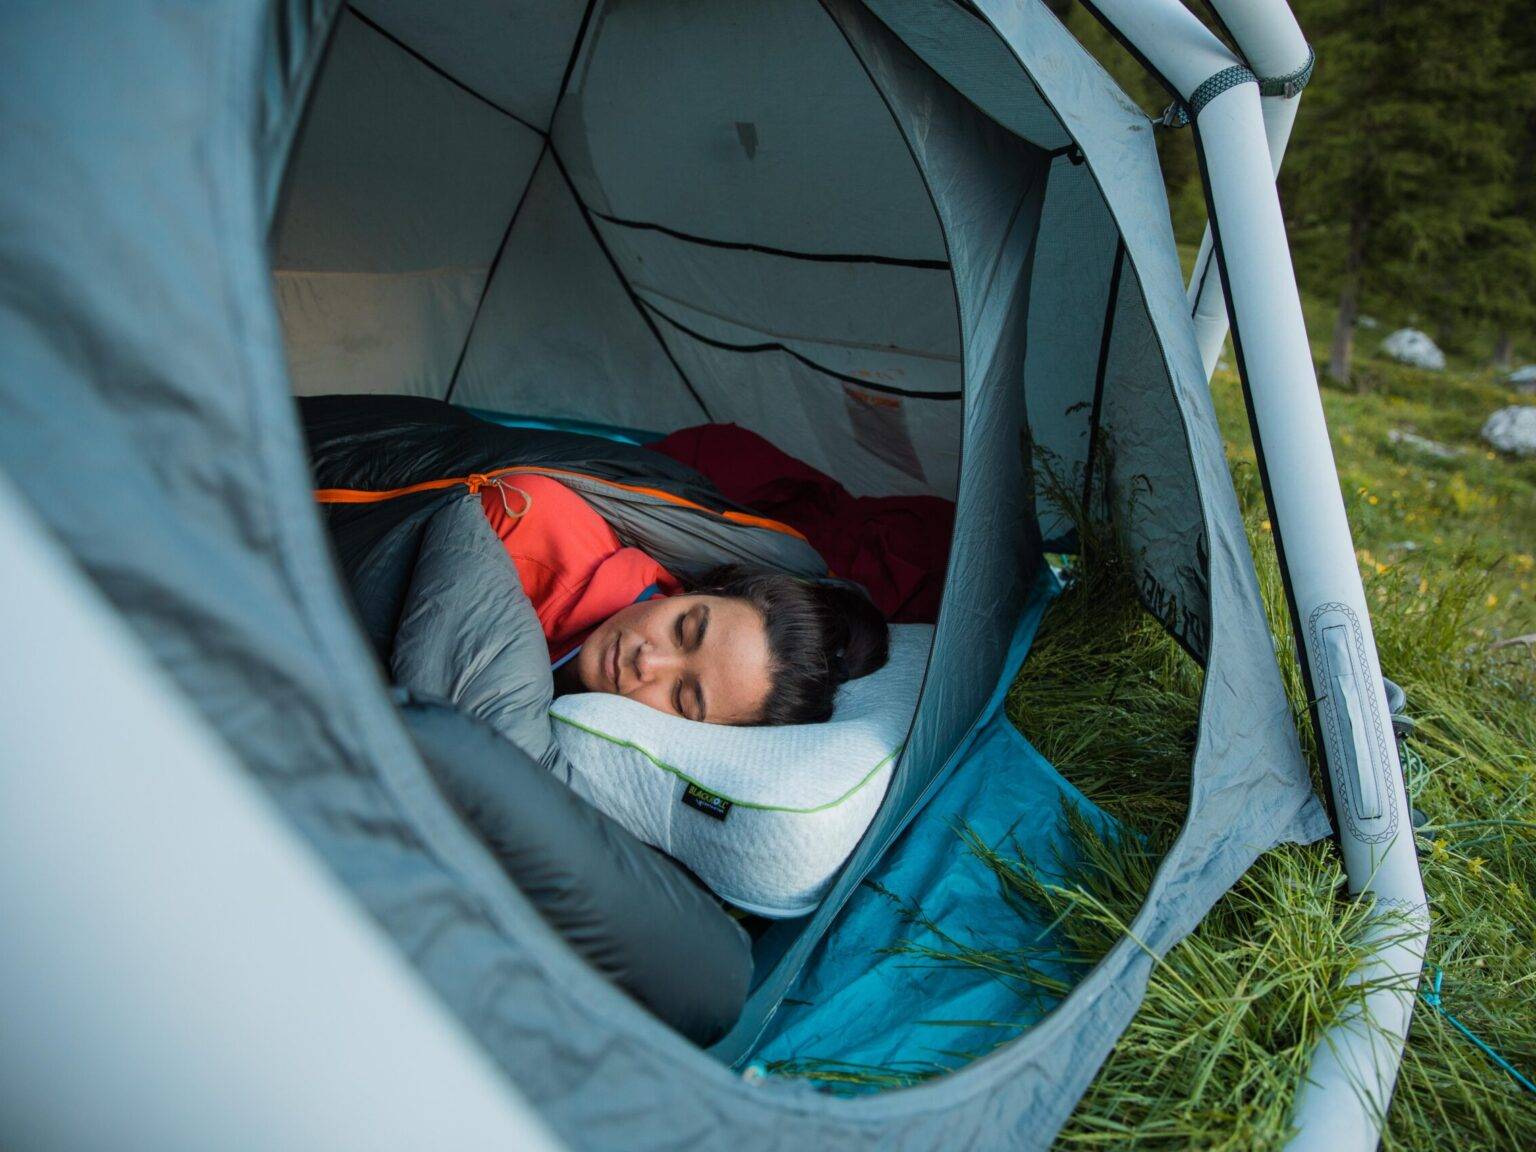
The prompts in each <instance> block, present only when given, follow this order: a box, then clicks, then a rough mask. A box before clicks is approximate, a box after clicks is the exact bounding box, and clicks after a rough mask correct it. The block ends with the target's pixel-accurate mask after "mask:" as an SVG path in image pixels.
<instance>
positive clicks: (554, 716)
mask: <svg viewBox="0 0 1536 1152" xmlns="http://www.w3.org/2000/svg"><path fill="white" fill-rule="evenodd" d="M549 718H550V719H551V720H558V721H560V723H562V724H568V725H570V726H571V727H572V728H576V729H579V730H580V731H582V732H585V733H586V734H587V735H588V736H596V737H597V738H598V739H599V740H606V741H608V743H610V744H617V745H618V746H619V747H620V748H629V749H631V750H632V751H635V752H638V753H640V755H642V756H644V757H645V758H646V759H647V760H649V761H650V762H651V763H652V764H654V765H656V767H658V768H660V769H661V770H662V771H663V772H669V773H671V774H672V775H673V776H676V777H677V778H678V779H679V780H682V781H683V782H684V783H687V784H692V785H693V786H694V787H696V788H702V789H703V790H704V791H705V792H708V793H709V794H710V795H711V796H718V797H720V799H722V800H725V801H728V802H729V803H730V804H732V805H733V806H735V807H737V808H756V809H757V810H758V811H759V812H794V813H797V814H799V815H802V816H808V815H810V814H811V813H813V812H825V811H826V810H827V809H829V808H836V807H837V806H838V805H839V804H841V803H842V802H843V801H844V800H846V799H848V798H849V797H850V796H852V795H853V794H854V793H855V792H857V791H858V790H859V789H860V788H862V787H864V785H866V784H868V783H869V782H870V781H871V780H873V779H874V778H875V773H877V772H879V771H880V769H882V768H884V767H885V766H886V765H887V764H889V763H890V762H891V761H892V760H893V759H894V758H895V757H897V756H898V755H900V754H901V750H902V748H904V747H905V744H904V743H903V744H898V745H896V747H895V748H893V749H891V751H890V752H889V753H887V754H886V756H885V758H884V759H883V760H881V761H880V763H878V764H876V765H875V766H874V767H873V768H871V769H870V770H869V771H868V772H866V773H865V774H864V778H863V779H862V780H860V781H859V782H858V783H857V784H855V785H854V786H853V787H852V788H850V789H848V791H846V792H844V793H843V794H842V795H841V796H839V797H838V798H837V799H836V800H828V801H827V802H826V803H825V804H818V805H817V806H816V807H814V808H790V807H788V806H786V805H782V804H755V803H753V802H752V801H751V800H738V799H736V798H735V797H734V796H727V795H726V794H725V793H723V792H720V791H717V790H716V789H715V788H713V787H712V786H710V785H708V784H706V783H704V781H702V780H695V779H694V778H693V777H692V776H690V775H688V773H686V772H684V771H682V769H680V768H674V767H672V765H670V764H666V763H663V762H662V761H660V760H658V759H657V758H656V757H655V756H653V755H651V753H650V752H648V751H646V750H645V749H644V748H642V747H640V745H638V744H636V743H634V742H632V741H629V740H620V739H618V738H616V737H614V736H610V735H608V733H606V732H599V731H598V730H597V729H596V728H588V727H587V726H586V725H585V724H579V723H577V722H576V721H575V720H567V719H566V718H565V717H564V716H561V715H560V714H559V713H558V712H551V713H550V714H549Z"/></svg>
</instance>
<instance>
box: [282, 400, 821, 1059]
mask: <svg viewBox="0 0 1536 1152" xmlns="http://www.w3.org/2000/svg"><path fill="white" fill-rule="evenodd" d="M299 406H300V412H301V416H302V418H303V422H304V427H305V432H306V434H307V436H308V438H309V444H310V450H311V456H312V461H313V467H314V471H315V481H316V487H317V492H316V498H317V500H318V501H319V502H320V504H321V506H322V510H323V513H324V516H325V519H326V523H327V526H328V528H329V530H330V534H331V538H332V541H333V543H334V546H335V549H336V554H337V558H338V560H339V562H340V566H341V568H342V571H343V573H344V575H345V576H346V578H347V584H348V586H349V587H350V589H351V591H352V595H353V599H354V602H355V607H356V610H357V613H358V616H359V619H360V622H361V623H362V625H363V627H364V629H365V631H366V632H367V634H368V636H369V637H370V639H371V640H372V642H373V645H374V648H375V650H376V652H377V653H378V655H379V659H380V663H381V664H382V665H383V667H384V669H385V670H386V672H387V674H388V675H389V676H390V677H391V679H393V680H395V681H396V682H398V683H401V684H407V685H409V686H410V687H411V688H412V690H413V691H414V692H415V693H416V694H417V695H418V696H420V695H425V696H426V697H428V698H429V699H427V700H426V701H418V702H417V703H414V704H412V705H410V706H408V707H407V708H405V709H403V711H404V714H405V716H406V720H407V726H408V727H409V728H410V729H411V731H412V734H413V736H415V738H416V739H417V742H418V745H419V746H420V747H421V750H422V754H423V757H424V759H425V760H426V761H427V763H428V765H429V767H430V768H431V770H432V774H433V777H434V779H435V780H436V782H437V784H438V786H439V787H440V788H441V789H442V791H443V792H444V793H445V794H446V796H447V798H448V799H449V801H450V802H451V803H452V804H453V805H454V807H455V808H456V809H457V810H458V811H459V813H460V815H461V816H462V817H464V819H465V820H466V822H467V823H469V824H470V825H471V826H472V827H473V828H474V829H475V831H476V832H477V833H478V834H479V836H480V839H481V840H482V842H484V843H485V844H486V846H487V847H488V848H489V849H490V850H491V852H492V853H493V855H495V856H496V858H497V859H498V861H499V862H500V863H501V864H502V866H503V868H504V869H505V870H506V871H507V873H508V875H509V876H511V878H512V880H513V881H514V883H516V884H517V885H518V887H519V889H520V890H522V891H523V893H524V895H526V896H527V897H528V898H529V899H530V900H531V901H532V902H533V903H534V905H535V906H536V907H538V908H539V910H540V912H541V914H542V915H543V916H544V918H545V919H546V920H547V921H548V922H549V923H550V924H551V925H552V926H554V927H555V928H557V929H558V930H560V931H561V933H562V935H563V936H564V937H565V939H566V941H567V942H568V943H569V944H570V945H571V946H572V947H573V948H575V949H576V950H577V951H578V952H580V953H581V954H582V955H583V956H585V957H586V958H587V960H588V961H589V962H591V963H592V964H593V965H594V966H595V967H597V968H598V969H599V970H601V971H603V972H605V973H606V974H608V975H609V976H610V977H611V978H613V979H614V980H615V982H616V983H618V984H619V985H620V986H621V987H623V988H624V989H625V990H626V991H628V992H629V993H630V994H631V995H633V996H634V997H635V998H636V999H637V1000H638V1001H640V1002H641V1003H642V1004H644V1005H646V1006H647V1007H648V1008H649V1009H650V1010H651V1011H652V1012H654V1013H656V1014H657V1015H658V1016H659V1017H660V1018H662V1019H663V1020H666V1021H667V1022H668V1023H670V1024H672V1025H673V1026H674V1027H676V1028H677V1029H678V1030H679V1031H681V1032H683V1033H684V1034H685V1035H688V1036H689V1037H690V1038H691V1039H694V1040H696V1041H697V1042H699V1043H704V1044H707V1043H709V1042H711V1041H712V1040H713V1039H715V1038H717V1037H718V1036H719V1035H720V1034H722V1033H723V1032H724V1031H725V1030H727V1029H728V1028H729V1026H730V1025H731V1024H732V1023H734V1021H735V1018H736V1014H737V1013H738V1012H739V1010H740V1007H741V1004H742V1002H743V1000H744V998H745V996H746V991H747V984H748V981H749V979H750V973H751V956H750V948H749V943H748V941H747V938H746V935H745V933H744V932H742V931H741V929H740V928H739V927H738V926H737V925H736V924H735V922H734V921H733V920H732V919H731V918H730V917H729V916H728V915H727V914H726V913H725V911H724V910H723V909H722V908H721V907H720V905H719V904H718V902H717V901H716V899H715V897H714V896H712V895H711V894H709V893H708V892H707V891H706V890H705V889H704V888H702V887H701V886H700V885H699V884H698V883H697V882H696V881H695V880H694V879H693V878H692V877H691V876H690V875H689V873H688V872H687V871H686V870H685V869H684V868H682V867H681V866H680V865H678V864H677V863H676V862H675V861H673V860H671V859H670V858H668V857H666V856H665V855H663V854H662V853H660V852H657V851H655V850H654V849H652V848H649V847H647V846H645V845H644V844H642V843H641V842H640V841H638V840H636V839H635V838H634V837H633V836H631V835H630V834H629V833H628V832H626V831H625V830H624V829H623V828H622V827H621V826H619V824H618V823H617V822H615V821H613V820H610V819H609V818H608V817H607V816H605V815H603V814H602V813H600V812H598V811H597V810H596V809H594V808H591V807H590V806H588V805H587V804H586V803H585V802H584V801H583V800H581V799H580V798H579V797H578V796H576V795H575V793H573V792H570V791H569V790H568V789H566V788H564V787H562V786H561V785H562V783H567V782H569V780H570V768H569V765H568V764H563V763H562V760H561V756H560V753H559V750H558V748H557V747H556V745H555V743H554V741H553V739H552V737H551V735H550V728H549V723H550V722H549V719H548V708H549V704H550V699H551V696H552V692H553V684H552V679H551V676H550V670H549V662H548V650H547V647H546V645H545V642H544V637H543V632H542V630H541V628H540V626H539V621H538V618H537V616H536V615H535V614H534V611H533V608H532V606H531V604H530V603H529V602H528V599H527V597H526V595H524V593H523V592H522V589H521V586H520V584H519V583H518V579H517V575H516V572H515V571H514V569H513V568H512V565H511V564H510V563H509V561H508V559H507V555H506V553H505V551H503V549H502V547H501V543H500V541H499V540H498V539H497V537H496V535H495V533H494V532H493V531H492V530H491V527H490V525H489V523H488V522H487V520H486V518H485V516H484V515H483V513H482V511H481V508H480V500H479V495H478V493H479V492H480V490H481V489H483V488H484V487H485V486H486V485H487V484H489V483H492V482H494V481H495V480H496V479H497V478H498V477H501V476H514V477H515V476H517V475H530V474H531V475H544V476H550V477H552V478H555V479H558V480H560V482H561V483H563V484H565V485H567V486H568V487H570V488H572V489H573V490H575V491H577V492H579V493H580V494H581V495H582V496H583V497H584V498H585V499H586V500H587V501H588V502H589V503H590V504H591V505H592V506H593V507H594V508H595V509H596V510H597V511H598V512H599V514H600V515H602V516H603V518H604V519H605V520H607V521H608V523H609V524H610V525H611V526H612V527H613V529H614V531H615V532H616V533H617V534H618V536H619V538H620V540H621V541H623V542H624V543H625V544H626V545H627V546H633V547H636V548H640V549H641V550H643V551H644V552H646V553H648V554H649V555H651V556H654V557H655V558H656V559H657V560H658V561H660V562H661V563H662V564H663V565H665V566H666V567H667V568H668V570H669V571H672V572H675V573H677V574H679V575H688V574H696V573H702V572H703V571H706V570H708V569H709V568H712V567H715V566H716V565H719V564H722V563H729V562H740V563H746V564H753V565H758V566H764V567H775V568H779V569H782V570H787V571H791V572H796V573H801V574H804V575H807V576H816V575H822V574H824V573H825V566H824V564H823V563H822V561H821V558H820V557H819V556H818V555H817V553H816V551H815V550H814V549H813V548H811V547H810V545H809V544H807V543H806V541H805V540H804V538H803V537H802V536H800V535H799V534H798V533H797V532H795V531H793V530H792V529H788V528H786V527H784V526H783V525H780V524H777V523H775V522H773V521H770V520H766V519H764V518H763V517H761V516H758V515H757V514H756V513H754V512H753V511H751V510H750V509H748V508H745V507H743V506H741V505H738V504H735V503H733V502H731V501H729V500H726V499H725V498H724V497H722V496H721V495H720V494H719V493H718V492H717V491H716V490H715V489H714V488H713V486H712V485H710V483H709V482H708V481H707V480H705V479H704V478H703V477H702V476H700V475H699V474H698V473H696V472H694V471H693V470H692V469H690V468H688V467H686V466H684V465H682V464H679V463H677V462H675V461H672V460H669V459H667V458H666V457H664V456H660V455H657V454H656V453H653V452H650V451H648V450H646V449H644V448H640V447H636V446H633V445H624V444H618V443H615V442H612V441H608V440H603V439H599V438H595V437H588V436H581V435H577V434H573V433H567V432H557V431H550V430H544V429H522V428H506V427H503V426H501V425H496V424H489V423H486V422H484V421H481V420H479V419H477V418H475V417H473V416H470V415H468V414H466V413H464V412H461V411H459V410H457V409H454V408H452V407H450V406H448V405H446V404H443V403H441V402H439V401H434V400H426V399H419V398H412V397H398V396H390V397H385V396H338V397H320V398H311V399H303V400H300V401H299ZM434 701H441V703H440V704H439V703H436V702H434ZM535 768H536V769H537V772H536V773H535V772H534V771H533V769H535ZM551 777H553V778H551Z"/></svg>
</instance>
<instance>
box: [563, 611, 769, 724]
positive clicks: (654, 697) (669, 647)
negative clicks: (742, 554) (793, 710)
mask: <svg viewBox="0 0 1536 1152" xmlns="http://www.w3.org/2000/svg"><path fill="white" fill-rule="evenodd" d="M572 663H573V664H575V666H576V674H577V677H578V679H580V681H581V686H582V688H583V689H585V690H586V691H588V692H613V693H616V694H617V695H620V696H628V697H629V698H630V699H631V700H638V701H640V703H642V704H648V705H650V706H651V707H652V708H656V709H659V710H660V711H662V712H671V713H673V714H674V715H677V716H682V717H684V718H686V719H689V720H699V721H703V722H705V723H709V724H750V723H752V722H753V721H755V720H756V719H757V718H758V717H759V716H760V715H762V711H763V707H764V705H765V704H766V703H767V700H768V692H769V689H770V687H771V685H772V681H771V679H770V677H769V667H770V653H769V648H768V632H767V629H766V627H765V626H764V623H763V618H762V616H760V615H759V614H758V611H757V609H756V608H754V607H752V605H751V604H750V603H748V602H747V601H745V600H741V599H738V598H736V597H727V596H669V597H666V598H664V599H660V598H658V599H653V600H644V601H641V602H640V603H638V604H631V605H630V606H629V607H628V608H625V609H623V610H622V611H619V612H617V613H615V614H614V615H612V616H610V617H609V618H608V619H607V620H605V621H603V622H602V623H601V624H599V625H598V626H597V628H596V629H595V630H594V631H593V632H592V635H590V636H588V637H587V640H586V643H584V644H583V645H582V646H581V651H580V652H579V653H578V654H577V656H576V659H575V660H574V661H572Z"/></svg>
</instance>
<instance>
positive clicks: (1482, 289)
mask: <svg viewBox="0 0 1536 1152" xmlns="http://www.w3.org/2000/svg"><path fill="white" fill-rule="evenodd" d="M1533 15H1536V13H1531V12H1529V11H1526V10H1525V9H1524V7H1523V6H1522V5H1511V6H1509V8H1508V9H1507V10H1506V12H1505V21H1504V28H1503V40H1504V53H1503V68H1502V74H1501V76H1500V80H1499V87H1500V91H1499V94H1498V97H1497V102H1496V103H1495V105H1494V107H1492V108H1491V109H1490V110H1489V112H1490V116H1491V117H1493V118H1495V119H1497V121H1498V123H1499V125H1500V129H1501V131H1502V132H1503V135H1504V147H1505V150H1506V152H1507V153H1508V155H1509V160H1510V175H1509V178H1508V179H1506V180H1504V181H1503V182H1502V186H1501V187H1500V190H1499V191H1500V195H1499V200H1498V204H1497V207H1496V209H1495V211H1494V212H1493V213H1492V215H1491V216H1490V218H1489V219H1488V220H1486V221H1483V222H1480V223H1478V224H1477V225H1475V226H1474V227H1473V228H1472V229H1470V230H1469V232H1468V236H1467V242H1466V245H1465V248H1464V251H1463V253H1462V255H1461V258H1460V259H1459V260H1458V261H1457V262H1456V264H1455V265H1454V266H1453V269H1452V274H1451V276H1450V277H1449V292H1448V299H1447V301H1446V303H1445V308H1446V311H1447V313H1448V314H1451V315H1454V316H1456V317H1457V318H1458V319H1459V320H1460V321H1461V324H1462V326H1463V327H1464V328H1465V329H1466V330H1467V331H1468V332H1470V333H1474V334H1476V335H1478V336H1484V337H1486V336H1487V335H1489V334H1492V336H1493V365H1494V367H1495V368H1498V369H1500V370H1504V371H1507V370H1508V369H1509V368H1510V366H1511V360H1512V358H1513V355H1514V334H1515V333H1516V332H1517V331H1518V332H1531V331H1532V330H1533V329H1536V20H1533V19H1532V17H1533Z"/></svg>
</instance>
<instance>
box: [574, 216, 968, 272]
mask: <svg viewBox="0 0 1536 1152" xmlns="http://www.w3.org/2000/svg"><path fill="white" fill-rule="evenodd" d="M592 215H594V216H596V217H597V218H598V219H599V220H601V221H603V222H604V223H605V224H613V225H616V226H617V227H620V228H633V229H635V230H637V231H644V232H660V233H662V234H663V235H665V236H671V237H672V238H673V239H675V240H682V241H684V242H686V243H689V244H699V245H702V246H703V247H706V248H728V249H731V250H732V251H738V252H760V253H762V254H763V255H765V256H782V257H784V258H785V259H788V260H812V261H817V262H820V263H826V264H887V265H894V266H896V267H901V268H927V269H937V270H943V271H947V270H948V269H949V261H947V260H924V259H919V258H916V257H906V256H879V255H875V254H873V253H858V252H796V251H794V250H792V249H789V248H776V247H774V246H772V245H770V244H757V243H753V242H751V241H744V240H717V239H715V238H713V237H710V236H698V235H695V234H693V233H691V232H682V231H679V230H678V229H676V228H670V227H668V226H667V225H665V224H653V223H651V222H650V221H647V220H626V219H624V218H622V217H619V216H610V215H609V214H608V213H606V212H598V211H596V210H594V211H593V212H592Z"/></svg>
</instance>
